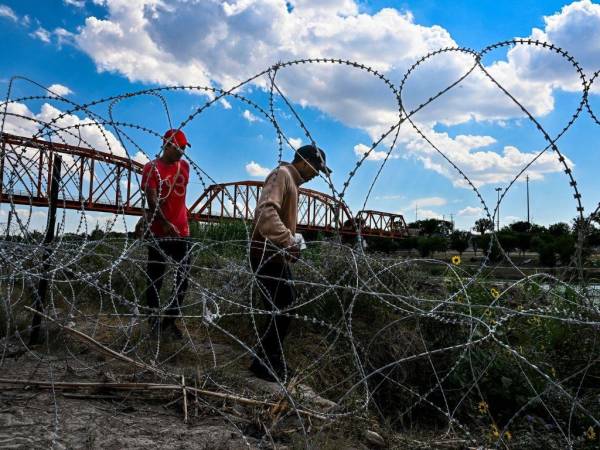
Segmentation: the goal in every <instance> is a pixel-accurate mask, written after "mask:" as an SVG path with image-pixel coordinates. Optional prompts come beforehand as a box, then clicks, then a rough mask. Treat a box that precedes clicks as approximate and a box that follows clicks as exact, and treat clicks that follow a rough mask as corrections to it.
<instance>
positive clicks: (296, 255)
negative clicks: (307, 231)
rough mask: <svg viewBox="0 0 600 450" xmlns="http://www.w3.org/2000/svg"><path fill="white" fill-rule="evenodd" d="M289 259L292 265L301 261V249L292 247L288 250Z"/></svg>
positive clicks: (295, 246)
mask: <svg viewBox="0 0 600 450" xmlns="http://www.w3.org/2000/svg"><path fill="white" fill-rule="evenodd" d="M286 256H287V259H288V261H289V262H291V263H295V262H296V261H298V260H299V259H300V247H298V246H297V245H292V246H291V247H288V249H287V255H286Z"/></svg>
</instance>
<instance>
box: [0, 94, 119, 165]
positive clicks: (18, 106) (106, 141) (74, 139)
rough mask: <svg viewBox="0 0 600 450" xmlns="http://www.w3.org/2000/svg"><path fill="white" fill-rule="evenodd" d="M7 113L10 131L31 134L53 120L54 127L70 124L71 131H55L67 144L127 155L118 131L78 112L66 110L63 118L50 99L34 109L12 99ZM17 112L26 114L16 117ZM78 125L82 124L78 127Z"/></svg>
mask: <svg viewBox="0 0 600 450" xmlns="http://www.w3.org/2000/svg"><path fill="white" fill-rule="evenodd" d="M3 107H4V105H0V108H2V109H0V110H2V111H3ZM7 113H8V114H7V116H6V121H5V123H4V129H3V131H4V132H6V133H11V134H16V135H19V136H26V137H29V136H32V135H34V134H36V133H37V131H38V130H39V129H40V128H41V127H42V125H43V124H46V123H49V122H52V123H53V125H52V129H54V130H60V129H62V128H68V131H66V130H65V131H55V133H54V138H55V140H57V141H58V142H62V141H64V142H65V143H67V144H71V145H80V146H83V147H91V148H93V149H95V150H98V151H101V152H105V153H111V154H113V155H117V156H123V157H127V151H126V150H125V149H124V148H123V146H122V145H121V143H120V142H119V140H118V139H117V138H116V137H115V135H114V134H113V133H112V132H110V131H109V130H107V129H106V128H104V127H103V126H102V125H97V124H95V123H94V122H93V121H92V120H91V119H89V118H88V117H85V118H83V119H81V118H80V117H78V116H76V115H75V114H66V115H64V116H62V117H61V118H60V119H59V118H58V117H59V116H61V115H62V114H63V112H62V111H61V110H59V109H57V108H55V107H54V106H52V105H50V104H49V103H44V104H43V105H42V106H41V108H40V111H39V112H38V113H34V112H32V111H31V110H30V109H29V108H28V107H27V105H25V104H22V103H16V102H11V103H9V104H8V105H7ZM15 114H17V115H19V116H23V117H16V116H15ZM28 118H29V119H31V120H28ZM75 126H79V128H78V130H77V129H76V128H75ZM79 136H81V140H80V139H79Z"/></svg>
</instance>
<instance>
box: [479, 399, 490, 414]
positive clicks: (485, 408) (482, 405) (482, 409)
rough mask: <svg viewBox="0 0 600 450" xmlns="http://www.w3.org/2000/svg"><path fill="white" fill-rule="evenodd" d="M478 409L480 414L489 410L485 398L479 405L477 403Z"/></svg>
mask: <svg viewBox="0 0 600 450" xmlns="http://www.w3.org/2000/svg"><path fill="white" fill-rule="evenodd" d="M477 409H478V410H479V414H485V413H487V412H488V410H489V408H488V404H487V402H486V401H485V400H481V401H480V402H479V405H477Z"/></svg>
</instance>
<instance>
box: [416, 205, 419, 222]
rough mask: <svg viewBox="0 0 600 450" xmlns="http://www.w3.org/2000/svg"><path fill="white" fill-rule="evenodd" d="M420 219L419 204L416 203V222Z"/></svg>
mask: <svg viewBox="0 0 600 450" xmlns="http://www.w3.org/2000/svg"><path fill="white" fill-rule="evenodd" d="M418 220H419V204H418V203H415V222H418Z"/></svg>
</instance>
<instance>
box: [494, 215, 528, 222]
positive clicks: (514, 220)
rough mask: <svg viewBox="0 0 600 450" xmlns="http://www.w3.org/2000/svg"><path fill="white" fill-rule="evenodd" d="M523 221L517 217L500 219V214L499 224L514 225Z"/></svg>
mask: <svg viewBox="0 0 600 450" xmlns="http://www.w3.org/2000/svg"><path fill="white" fill-rule="evenodd" d="M522 220H523V219H522V218H521V217H519V216H505V217H502V214H500V223H505V224H511V223H515V222H520V221H522Z"/></svg>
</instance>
